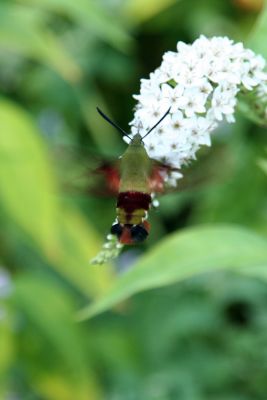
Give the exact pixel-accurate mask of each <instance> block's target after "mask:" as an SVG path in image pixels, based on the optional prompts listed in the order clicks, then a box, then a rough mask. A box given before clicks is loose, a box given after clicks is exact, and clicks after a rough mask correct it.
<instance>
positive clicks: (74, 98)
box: [0, 0, 267, 400]
mask: <svg viewBox="0 0 267 400" xmlns="http://www.w3.org/2000/svg"><path fill="white" fill-rule="evenodd" d="M200 34H206V35H208V36H212V35H227V36H229V37H231V38H233V39H234V40H236V41H243V42H245V43H249V44H250V43H251V46H252V47H253V49H255V50H256V51H259V52H262V54H263V55H265V57H266V58H267V50H266V38H267V13H266V11H265V12H264V10H263V3H262V2H261V1H260V0H227V1H221V0H187V1H185V0H180V1H179V0H146V1H144V0H143V1H141V0H99V1H95V0H75V1H73V0H17V1H15V0H6V1H5V0H1V2H0V90H1V98H0V399H1V400H2V399H3V400H102V399H103V400H178V399H179V400H204V399H205V400H266V399H267V379H266V376H267V311H266V310H267V284H266V276H267V274H266V268H267V239H266V237H267V198H266V194H267V176H266V172H267V167H266V165H267V164H266V143H267V141H266V128H264V127H259V126H256V125H255V124H254V123H253V122H250V121H249V120H248V119H246V118H245V116H242V115H241V114H238V113H237V122H236V123H235V124H232V125H227V124H222V126H221V127H220V129H219V130H218V131H217V132H216V134H215V135H214V136H213V145H212V147H211V148H208V149H203V150H201V151H200V152H199V154H198V160H197V161H195V162H194V163H192V165H191V166H190V167H189V168H187V169H186V170H184V171H183V172H184V176H185V178H184V180H183V181H181V186H180V190H179V191H177V192H176V193H171V194H169V195H166V196H163V197H162V198H161V201H160V207H159V208H158V209H157V210H152V211H151V213H150V221H151V224H152V232H151V235H150V238H149V239H148V241H147V243H146V244H145V245H143V246H140V247H135V248H128V249H126V250H125V251H124V252H123V254H122V255H121V257H120V258H119V259H118V260H117V261H115V262H114V263H113V265H103V266H91V265H90V264H89V260H90V259H91V258H92V257H93V256H95V255H96V253H97V252H98V251H99V250H100V248H101V244H102V242H103V241H104V238H105V235H106V234H107V233H108V231H109V227H110V225H111V223H112V222H113V220H114V217H115V202H116V200H115V199H114V198H110V197H108V196H102V197H101V196H98V195H97V193H96V192H101V191H103V192H104V190H102V188H101V187H100V189H97V185H96V183H95V182H94V179H95V177H94V174H93V173H92V171H93V170H94V169H95V168H96V166H97V165H99V163H101V162H103V161H101V160H112V159H116V157H118V156H119V155H121V153H122V152H123V150H124V149H125V144H124V143H123V141H122V138H121V137H120V135H119V134H118V133H117V132H116V131H114V130H113V129H112V128H110V127H109V126H108V125H107V124H106V123H105V122H104V121H103V120H102V119H101V118H100V117H99V115H98V114H97V113H96V110H95V108H96V106H99V107H100V108H102V109H103V110H105V111H106V112H107V113H108V114H109V115H110V116H112V118H113V119H114V120H116V121H118V122H119V124H120V125H121V126H122V127H124V128H125V129H127V125H128V123H129V121H130V120H131V119H132V117H133V107H134V104H135V103H134V100H133V98H132V95H133V94H135V93H138V91H139V84H140V79H141V78H145V77H148V74H149V73H150V72H151V71H153V70H154V69H155V68H157V67H158V66H159V64H160V63H161V58H162V55H163V53H164V52H165V51H168V50H173V51H175V49H176V43H177V41H178V40H183V41H185V42H188V43H191V42H192V41H193V40H195V39H196V38H197V37H198V36H199V35H200ZM81 176H82V177H83V179H82V182H80V177H81ZM84 178H86V179H84ZM84 181H86V184H87V186H86V187H85V186H84ZM77 182H78V183H77ZM213 269H214V271H212V270H213ZM226 269H227V271H226ZM184 278H187V279H186V280H184ZM148 289H149V290H148ZM88 304H89V308H88ZM90 304H92V306H90ZM84 307H85V308H84ZM81 309H82V310H83V311H81V312H80V313H79V318H80V319H85V320H84V321H83V322H77V318H76V315H77V314H76V313H77V312H78V311H79V310H81ZM100 311H105V312H104V313H102V314H99V313H100ZM93 314H94V315H95V314H99V315H97V316H96V315H95V316H94V318H91V319H88V318H87V317H89V316H92V315H93Z"/></svg>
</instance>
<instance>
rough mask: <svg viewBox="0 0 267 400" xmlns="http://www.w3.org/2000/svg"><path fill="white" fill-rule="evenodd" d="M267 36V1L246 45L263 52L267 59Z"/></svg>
mask: <svg viewBox="0 0 267 400" xmlns="http://www.w3.org/2000/svg"><path fill="white" fill-rule="evenodd" d="M266 37H267V3H266V1H265V5H264V7H263V9H262V12H261V14H260V16H259V17H258V20H257V22H256V24H255V26H254V28H253V30H252V32H251V33H250V36H249V38H248V40H247V42H246V46H247V47H249V48H251V49H252V50H254V51H255V53H258V54H261V55H262V56H263V57H265V59H267V47H266Z"/></svg>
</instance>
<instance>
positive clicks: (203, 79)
mask: <svg viewBox="0 0 267 400" xmlns="http://www.w3.org/2000/svg"><path fill="white" fill-rule="evenodd" d="M265 65H266V62H265V60H264V58H263V57H262V56H260V55H256V54H255V53H254V52H253V51H252V50H249V49H245V48H244V46H243V44H242V43H234V42H233V41H232V40H230V39H228V38H227V37H213V38H210V39H208V38H206V37H205V36H200V38H199V39H197V40H196V41H195V42H194V43H193V44H191V45H187V44H185V43H183V42H178V44H177V52H172V51H169V52H167V53H165V54H164V56H163V61H162V63H161V65H160V67H159V68H157V69H156V70H155V71H154V72H152V73H151V74H150V76H149V79H142V80H141V90H140V94H139V95H135V96H134V98H135V99H136V100H137V101H138V103H137V106H136V110H135V114H134V119H133V121H132V122H131V123H130V125H131V126H132V129H131V132H132V135H134V134H136V133H137V132H139V133H140V134H141V135H142V136H143V135H144V134H145V133H146V132H147V131H148V129H149V128H151V126H153V125H154V124H155V123H156V122H157V121H158V120H159V119H160V117H161V116H162V115H163V114H164V112H166V110H167V109H168V108H169V107H171V109H170V113H169V115H168V116H167V117H166V118H165V119H164V120H163V121H162V123H161V124H160V125H159V126H158V127H157V128H156V129H155V131H153V133H151V134H150V135H148V136H147V137H146V138H145V139H144V143H145V147H146V149H147V151H148V154H149V156H150V157H152V158H154V159H156V160H160V161H163V162H165V163H167V164H169V165H171V166H173V167H175V168H178V169H179V168H181V167H182V166H183V165H185V164H187V163H188V162H189V161H190V160H192V159H194V158H195V154H196V151H197V150H198V149H199V147H200V146H201V145H206V146H210V144H211V139H210V133H211V132H212V131H213V130H214V129H215V128H216V127H217V126H218V123H219V122H220V121H222V120H226V121H227V122H234V121H235V119H234V111H235V107H236V103H237V94H238V92H239V91H240V90H242V92H246V91H252V90H254V89H258V88H261V92H262V91H263V90H265V91H266V88H267V74H266V73H265V72H264V68H265ZM178 175H179V174H178ZM178 175H177V176H176V177H174V181H175V180H176V179H177V178H179V177H181V174H180V176H178ZM172 183H173V182H172Z"/></svg>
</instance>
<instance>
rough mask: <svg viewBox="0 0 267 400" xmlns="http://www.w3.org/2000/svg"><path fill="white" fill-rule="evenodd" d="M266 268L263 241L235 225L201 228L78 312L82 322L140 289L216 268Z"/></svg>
mask: <svg viewBox="0 0 267 400" xmlns="http://www.w3.org/2000/svg"><path fill="white" fill-rule="evenodd" d="M248 267H249V268H250V269H253V268H256V267H266V268H267V239H266V238H263V237H261V236H258V235H257V234H255V233H254V232H252V231H249V230H247V229H245V228H242V227H237V226H231V225H229V226H227V225H218V226H204V227H203V226H201V227H194V228H191V229H187V230H185V231H182V232H179V233H176V234H174V235H172V236H171V237H169V238H167V239H166V240H164V241H163V242H162V243H161V244H160V245H159V246H157V247H156V248H155V249H153V250H152V251H151V252H150V253H149V254H147V255H146V256H144V257H143V258H141V260H140V261H139V262H138V263H137V265H136V266H134V267H133V268H132V269H131V270H130V271H128V272H126V273H125V274H124V275H122V276H121V277H120V278H119V279H118V280H117V281H116V282H115V283H114V285H113V286H112V288H111V289H110V290H109V291H108V292H107V293H106V294H105V296H103V297H102V298H101V299H99V300H98V301H96V302H95V303H93V304H92V305H89V307H86V308H84V309H83V310H81V311H80V312H79V313H78V319H80V320H83V319H86V318H89V317H92V316H94V315H96V314H98V313H100V312H103V311H105V310H107V309H109V308H111V307H112V306H114V305H115V304H117V303H118V302H120V301H122V300H125V299H127V298H128V297H130V296H132V295H133V294H135V293H138V292H140V291H142V290H148V289H152V288H156V287H160V286H165V285H169V284H172V283H175V282H178V281H180V280H182V279H185V278H189V277H192V276H194V275H197V274H201V273H204V272H211V271H216V270H220V269H225V268H227V269H232V270H234V269H235V270H236V269H242V268H248Z"/></svg>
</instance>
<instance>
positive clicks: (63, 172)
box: [53, 146, 120, 196]
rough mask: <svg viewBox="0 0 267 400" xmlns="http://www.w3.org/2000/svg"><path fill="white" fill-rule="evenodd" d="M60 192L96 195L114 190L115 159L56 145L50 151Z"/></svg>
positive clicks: (116, 183) (116, 180)
mask: <svg viewBox="0 0 267 400" xmlns="http://www.w3.org/2000/svg"><path fill="white" fill-rule="evenodd" d="M53 156H54V163H55V166H56V171H57V175H58V180H59V182H60V185H61V188H62V192H65V193H67V194H84V195H89V194H91V195H96V196H115V195H116V194H117V193H118V188H119V181H120V173H119V160H115V161H114V160H111V159H109V160H107V159H103V157H101V156H99V155H98V154H95V153H94V152H93V151H90V152H89V151H88V150H86V152H84V150H83V149H79V148H76V147H75V148H73V147H71V146H67V147H64V146H60V147H58V148H56V149H55V150H54V151H53Z"/></svg>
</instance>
